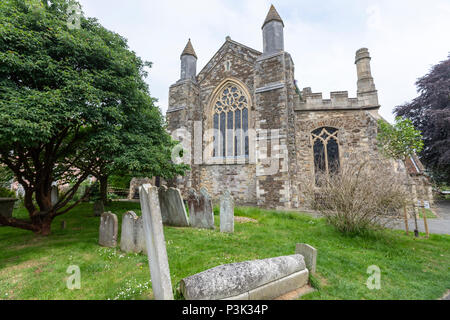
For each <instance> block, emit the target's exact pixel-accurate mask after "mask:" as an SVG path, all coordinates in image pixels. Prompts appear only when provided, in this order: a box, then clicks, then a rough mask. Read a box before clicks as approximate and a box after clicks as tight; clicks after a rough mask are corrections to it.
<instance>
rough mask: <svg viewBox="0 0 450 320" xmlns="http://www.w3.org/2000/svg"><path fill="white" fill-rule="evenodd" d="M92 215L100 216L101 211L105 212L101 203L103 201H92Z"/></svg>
mask: <svg viewBox="0 0 450 320" xmlns="http://www.w3.org/2000/svg"><path fill="white" fill-rule="evenodd" d="M93 210H94V216H95V217H100V216H101V215H102V214H103V212H105V206H104V205H103V201H101V200H100V201H96V202H94V208H93Z"/></svg>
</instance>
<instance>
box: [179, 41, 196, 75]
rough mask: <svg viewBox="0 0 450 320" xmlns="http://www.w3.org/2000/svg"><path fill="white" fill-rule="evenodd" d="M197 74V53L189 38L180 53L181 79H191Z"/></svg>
mask: <svg viewBox="0 0 450 320" xmlns="http://www.w3.org/2000/svg"><path fill="white" fill-rule="evenodd" d="M196 76H197V55H196V54H195V51H194V47H193V46H192V43H191V39H189V41H188V43H187V45H186V48H184V50H183V53H182V54H181V80H186V79H192V80H194V81H195V77H196Z"/></svg>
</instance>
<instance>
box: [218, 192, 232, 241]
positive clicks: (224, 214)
mask: <svg viewBox="0 0 450 320" xmlns="http://www.w3.org/2000/svg"><path fill="white" fill-rule="evenodd" d="M220 232H226V233H233V232H234V199H233V196H232V195H231V193H230V191H228V190H226V191H225V192H224V193H223V195H222V197H221V198H220Z"/></svg>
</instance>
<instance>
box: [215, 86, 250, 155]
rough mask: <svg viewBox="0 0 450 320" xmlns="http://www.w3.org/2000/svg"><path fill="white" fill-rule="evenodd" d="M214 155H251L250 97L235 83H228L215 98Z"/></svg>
mask: <svg viewBox="0 0 450 320" xmlns="http://www.w3.org/2000/svg"><path fill="white" fill-rule="evenodd" d="M213 108H214V111H213V128H214V150H213V157H215V158H225V157H240V156H248V155H249V140H248V123H249V114H248V112H249V98H248V97H247V95H246V93H245V91H244V90H243V89H242V88H241V87H240V86H239V85H237V84H235V83H232V82H230V83H227V84H226V85H225V86H224V87H222V89H220V90H219V92H218V94H217V95H216V97H215V99H214V100H213Z"/></svg>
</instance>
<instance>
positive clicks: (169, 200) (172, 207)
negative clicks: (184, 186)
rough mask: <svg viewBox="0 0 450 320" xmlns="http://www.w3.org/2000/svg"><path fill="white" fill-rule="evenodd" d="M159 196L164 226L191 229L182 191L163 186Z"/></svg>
mask: <svg viewBox="0 0 450 320" xmlns="http://www.w3.org/2000/svg"><path fill="white" fill-rule="evenodd" d="M158 196H159V205H160V207H161V215H162V221H163V224H165V225H168V226H174V227H189V221H188V217H187V214H186V208H185V206H184V203H183V198H182V197H181V192H180V190H178V189H175V188H167V187H166V186H162V187H161V188H159V190H158Z"/></svg>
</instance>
